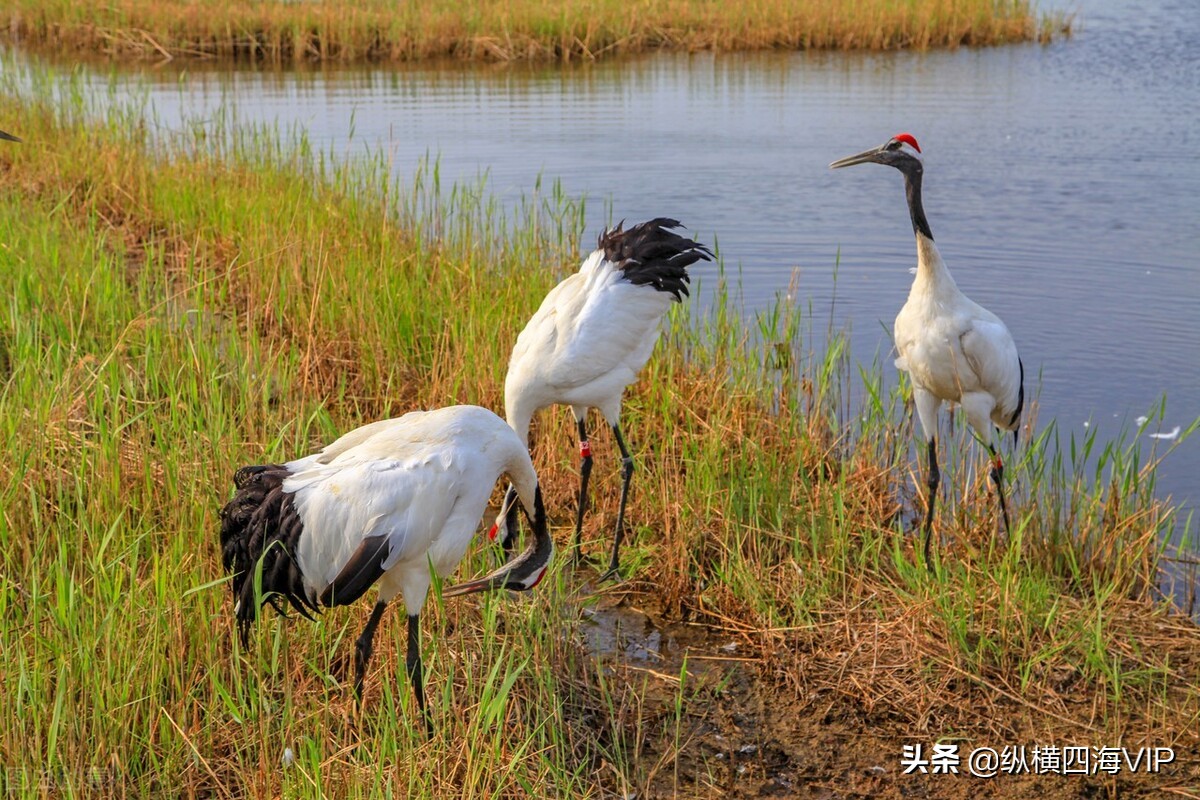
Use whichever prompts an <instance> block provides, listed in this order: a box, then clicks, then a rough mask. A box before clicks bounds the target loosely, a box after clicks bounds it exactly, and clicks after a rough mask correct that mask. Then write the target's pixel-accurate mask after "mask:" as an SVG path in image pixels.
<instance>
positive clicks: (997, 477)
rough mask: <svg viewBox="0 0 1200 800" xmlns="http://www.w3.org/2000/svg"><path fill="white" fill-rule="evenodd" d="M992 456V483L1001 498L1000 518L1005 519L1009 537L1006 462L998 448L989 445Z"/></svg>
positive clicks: (1005, 529) (1005, 531) (1005, 530)
mask: <svg viewBox="0 0 1200 800" xmlns="http://www.w3.org/2000/svg"><path fill="white" fill-rule="evenodd" d="M988 450H989V451H991V454H992V481H993V482H994V483H995V484H996V496H997V497H998V498H1000V516H1001V517H1003V518H1004V535H1005V536H1007V535H1008V507H1007V506H1006V505H1005V503H1004V462H1003V461H1001V460H1000V455H999V454H998V453H997V452H996V448H994V447H992V446H991V445H990V444H989V445H988Z"/></svg>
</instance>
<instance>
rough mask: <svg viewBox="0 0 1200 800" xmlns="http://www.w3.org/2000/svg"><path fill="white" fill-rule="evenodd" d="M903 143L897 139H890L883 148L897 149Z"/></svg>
mask: <svg viewBox="0 0 1200 800" xmlns="http://www.w3.org/2000/svg"><path fill="white" fill-rule="evenodd" d="M903 145H904V143H903V142H901V141H900V140H899V139H892V140H891V141H890V142H888V143H887V147H886V148H884V149H885V150H899V149H900V148H901V147H902V146H903Z"/></svg>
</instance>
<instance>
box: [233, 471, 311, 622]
mask: <svg viewBox="0 0 1200 800" xmlns="http://www.w3.org/2000/svg"><path fill="white" fill-rule="evenodd" d="M289 474H290V473H289V472H288V471H287V469H286V468H285V467H283V466H280V465H278V464H267V465H260V466H252V467H242V468H241V469H239V470H238V471H237V472H236V473H235V474H234V476H233V483H234V486H235V487H236V488H237V492H236V493H235V494H234V496H233V498H232V499H231V500H230V501H229V502H228V503H226V504H225V507H224V508H222V509H221V560H222V563H223V564H224V566H225V570H226V571H227V572H229V573H231V574H232V575H233V580H232V582H231V583H230V589H231V590H232V592H233V599H234V603H235V604H236V607H237V626H238V633H239V634H240V635H241V638H242V642H243V644H245V643H246V642H247V640H248V637H249V635H250V626H251V625H252V624H253V622H254V621H255V620H256V619H257V618H258V610H259V608H260V607H261V606H263V605H266V604H270V606H271V607H272V608H274V609H275V610H276V611H277V612H279V613H280V614H282V615H284V616H287V609H286V606H284V604H283V601H284V600H286V601H287V602H288V604H289V605H290V606H291V607H292V608H293V609H295V610H296V611H297V612H298V613H300V614H301V615H303V616H305V617H307V618H308V619H312V614H311V613H310V611H316V610H317V605H316V603H315V602H313V601H312V600H310V599H309V597H308V594H307V593H306V591H305V589H304V577H303V575H302V574H301V573H300V567H299V564H297V563H296V555H295V554H296V546H297V544H298V543H299V540H300V533H301V530H302V526H301V522H300V516H299V514H298V513H297V512H296V508H295V505H294V504H293V496H292V495H291V494H287V493H285V492H284V491H283V481H284V479H285V478H287V477H288V475H289ZM256 575H261V595H258V596H256V594H255V584H256V582H257V580H256Z"/></svg>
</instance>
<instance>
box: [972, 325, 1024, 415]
mask: <svg viewBox="0 0 1200 800" xmlns="http://www.w3.org/2000/svg"><path fill="white" fill-rule="evenodd" d="M988 317H990V318H980V317H976V318H975V319H973V320H971V324H970V326H969V327H968V328H967V330H966V331H965V332H964V333H963V334H962V336H961V337H960V341H961V342H962V352H963V357H964V358H965V359H966V361H967V364H969V365H970V367H971V369H972V370H973V371H974V373H975V376H976V379H977V380H978V382H979V386H980V388H981V389H982V390H983V391H985V392H987V393H988V394H990V395H991V396H992V397H993V398H994V399H995V402H996V407H995V412H994V414H993V419H994V421H995V422H996V424H998V425H1000V426H1001V427H1003V428H1011V427H1012V425H1011V424H1010V420H1011V416H1012V414H1013V412H1014V411H1015V410H1016V408H1017V403H1018V399H1017V398H1018V395H1019V393H1020V390H1021V365H1020V361H1019V359H1018V357H1017V345H1016V343H1015V342H1013V338H1012V334H1010V333H1009V332H1008V327H1007V326H1005V324H1004V323H1003V322H1001V321H1000V319H999V318H998V317H996V316H995V315H992V314H990V313H989V315H988Z"/></svg>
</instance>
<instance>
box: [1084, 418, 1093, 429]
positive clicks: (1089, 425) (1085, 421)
mask: <svg viewBox="0 0 1200 800" xmlns="http://www.w3.org/2000/svg"><path fill="white" fill-rule="evenodd" d="M1091 426H1092V422H1091V420H1086V419H1085V420H1084V421H1083V427H1085V428H1090V427H1091Z"/></svg>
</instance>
